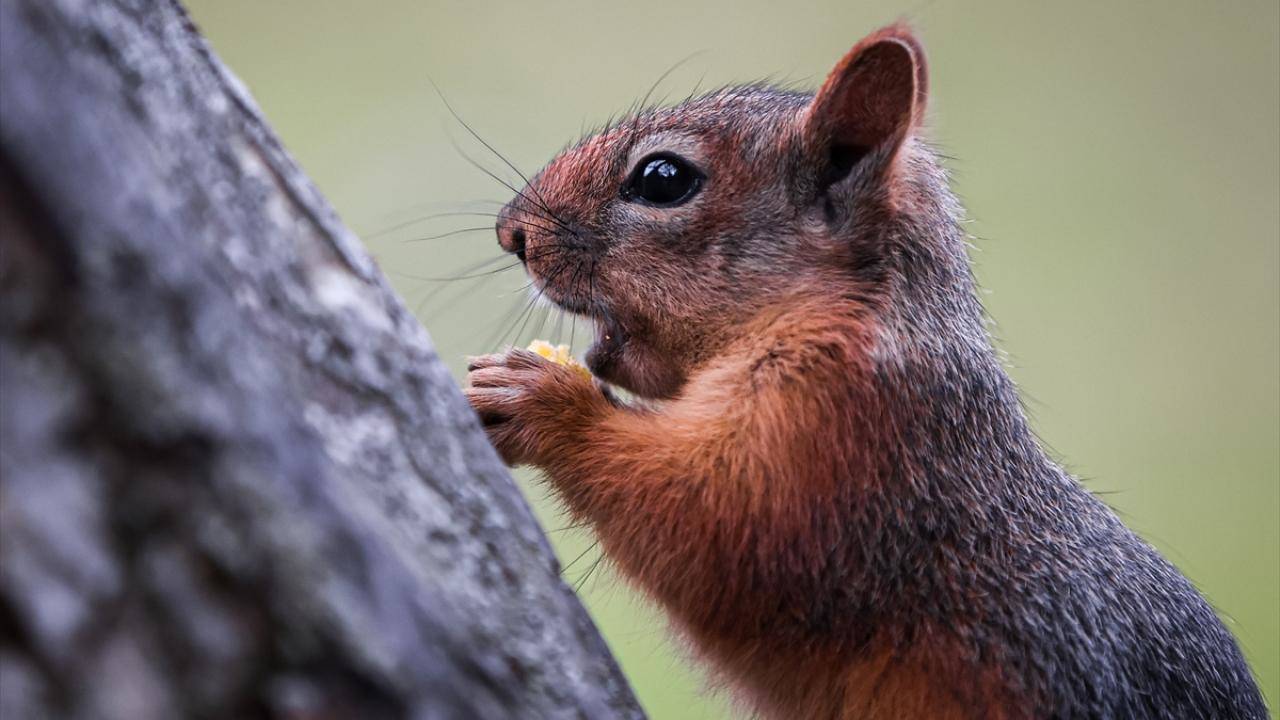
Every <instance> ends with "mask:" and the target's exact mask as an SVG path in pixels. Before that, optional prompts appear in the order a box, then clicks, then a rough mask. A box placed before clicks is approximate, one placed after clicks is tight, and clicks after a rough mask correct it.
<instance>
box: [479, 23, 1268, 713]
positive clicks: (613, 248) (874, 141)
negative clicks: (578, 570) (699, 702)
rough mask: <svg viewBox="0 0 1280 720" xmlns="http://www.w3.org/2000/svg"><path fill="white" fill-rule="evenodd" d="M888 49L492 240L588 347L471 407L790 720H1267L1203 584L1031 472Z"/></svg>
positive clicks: (498, 367) (666, 112) (657, 139)
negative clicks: (582, 323)
mask: <svg viewBox="0 0 1280 720" xmlns="http://www.w3.org/2000/svg"><path fill="white" fill-rule="evenodd" d="M926 97H927V79H926V71H925V64H924V54H923V51H922V49H921V47H920V45H919V43H918V42H917V41H916V39H915V38H914V36H913V35H912V34H911V32H910V31H909V30H907V29H906V28H903V27H901V26H892V27H889V28H885V29H883V30H880V31H878V32H876V33H874V34H872V35H870V36H869V37H867V38H866V39H864V40H863V41H861V42H860V43H858V45H857V46H855V47H854V48H853V50H851V51H850V52H849V54H848V55H846V56H845V58H843V59H842V60H841V61H840V63H839V64H838V65H837V66H836V68H835V69H834V70H833V71H832V73H831V75H830V77H829V78H828V79H827V81H826V83H825V84H824V85H823V86H822V88H821V89H819V90H818V92H817V93H816V94H814V95H808V94H803V93H794V92H786V91H779V90H775V89H771V88H767V87H758V86H749V87H740V88H728V89H725V90H721V91H718V92H715V93H711V94H709V95H707V96H704V97H701V98H697V99H693V100H690V101H687V102H685V103H683V104H681V105H679V106H677V107H674V108H665V109H656V110H649V111H645V112H642V113H639V114H637V115H636V116H635V117H633V118H629V119H628V120H626V121H623V122H621V123H618V124H616V125H614V126H612V127H610V128H607V129H605V130H604V131H602V132H600V133H598V134H596V135H594V136H592V137H590V138H587V139H586V140H584V141H583V142H582V143H580V144H579V145H577V146H575V147H573V148H570V149H569V150H567V151H565V152H564V153H562V154H561V155H560V156H559V157H557V158H556V159H555V160H553V161H552V162H551V163H550V164H549V165H548V166H547V167H546V168H544V169H543V171H542V172H541V173H539V174H538V175H537V176H536V177H535V178H533V180H532V181H531V182H530V183H529V185H528V187H526V188H525V189H524V190H523V191H521V192H520V193H519V194H518V197H517V198H516V199H514V200H513V201H512V202H511V203H510V204H509V205H508V206H507V207H506V208H505V209H504V210H503V212H502V214H501V215H500V218H499V221H498V227H497V230H498V236H499V242H500V243H501V244H502V246H503V247H504V248H505V249H507V250H508V251H510V252H513V253H515V254H517V255H518V256H519V257H520V258H521V260H522V261H524V262H525V263H526V267H527V270H528V272H529V274H530V275H531V277H532V278H533V279H534V282H535V284H536V285H537V287H538V288H539V291H540V292H541V293H543V294H545V295H546V296H547V297H548V298H549V299H551V300H552V301H553V302H555V303H557V304H559V305H560V306H562V307H564V308H566V309H568V310H570V311H573V312H575V313H579V314H581V315H584V316H586V317H590V318H591V319H593V320H595V321H596V324H597V328H598V336H597V338H596V342H595V343H594V345H593V347H592V349H591V350H590V351H589V353H588V356H587V363H588V365H589V366H590V368H591V370H592V372H593V373H594V374H595V375H596V376H597V377H598V378H600V379H601V380H604V381H607V382H609V383H612V384H615V385H618V386H620V387H624V388H626V389H628V390H631V391H632V392H633V393H635V394H636V395H637V396H639V397H641V398H646V399H647V402H645V403H642V404H637V405H623V404H621V403H618V402H617V401H615V400H613V398H612V397H611V396H610V395H609V394H607V393H604V392H602V391H601V387H600V386H599V385H598V384H594V383H592V382H591V381H589V380H587V379H585V378H583V377H582V376H581V375H579V374H577V373H573V372H571V371H568V370H566V369H564V368H561V367H559V366H556V365H554V364H551V363H547V362H545V361H543V360H542V359H540V358H538V357H536V356H531V354H530V353H526V352H523V351H518V350H513V351H510V352H508V353H504V354H500V355H495V356H488V357H485V358H477V359H476V360H475V362H474V363H473V365H472V372H471V385H472V387H471V388H470V389H469V390H468V395H469V397H470V399H471V402H472V404H473V406H474V407H475V408H476V410H477V412H478V413H479V415H480V417H481V419H482V420H483V421H484V423H485V426H486V429H487V430H488V431H489V434H490V437H491V438H492V439H493V441H494V444H495V446H496V447H497V448H498V450H499V452H501V453H502V454H503V456H504V457H505V458H506V459H507V460H508V461H509V462H510V463H512V464H532V465H536V466H538V467H540V468H542V469H543V470H544V471H545V472H546V475H547V478H548V481H549V482H550V483H551V484H552V485H553V486H554V487H555V488H556V490H557V491H558V493H559V495H560V497H561V498H562V500H563V501H564V503H565V505H566V507H567V508H568V510H569V512H571V513H572V514H573V515H575V516H576V517H577V518H578V519H580V520H582V521H584V522H586V523H589V524H591V525H592V526H593V527H594V529H595V530H596V532H597V534H598V535H599V537H600V539H601V543H602V546H603V548H604V550H605V553H606V555H607V556H608V557H609V559H610V560H611V561H612V562H614V563H615V564H616V565H617V567H618V568H619V569H620V571H621V572H622V573H623V574H624V575H625V576H627V577H628V578H630V579H631V580H632V581H633V582H635V583H636V584H637V585H638V586H639V587H640V588H642V589H643V590H644V591H645V592H647V593H648V594H649V595H650V596H651V597H652V598H653V599H654V600H655V601H656V602H658V603H659V604H661V605H662V606H663V607H664V608H665V609H666V610H667V611H668V613H669V615H670V617H671V619H672V621H673V624H674V626H675V627H676V628H677V629H678V630H679V631H680V632H681V633H683V634H684V635H685V636H687V637H688V638H689V640H690V642H691V644H692V645H693V647H694V648H695V649H696V650H697V652H699V653H700V654H701V655H702V656H703V657H705V658H706V659H707V661H708V662H709V663H710V664H711V665H712V667H713V668H715V669H716V671H717V673H718V676H719V677H720V678H721V679H722V680H723V681H724V682H725V683H726V684H729V685H730V686H732V687H734V688H736V689H737V690H738V691H739V697H741V698H742V700H743V702H744V703H745V704H747V705H748V706H750V707H751V708H753V709H755V710H758V711H760V712H762V713H764V714H768V715H770V716H773V717H814V718H822V717H829V718H908V717H920V718H948V717H954V718H1023V717H1063V718H1068V717H1132V718H1198V717H1215V718H1218V717H1221V718H1236V717H1240V718H1262V717H1265V714H1266V709H1265V707H1264V705H1263V701H1262V698H1261V695H1260V693H1259V691H1258V689H1257V686H1256V685H1255V683H1254V680H1253V678H1252V676H1251V674H1250V672H1249V669H1248V666H1247V664H1246V663H1245V661H1244V659H1243V657H1242V655H1241V653H1240V651H1239V649H1238V647H1237V646H1236V643H1235V640H1234V639H1233V638H1232V636H1231V634H1230V633H1229V632H1228V631H1227V630H1226V629H1225V627H1224V626H1223V624H1222V623H1221V621H1220V620H1219V619H1218V618H1217V616H1216V615H1215V613H1214V612H1213V610H1212V609H1211V608H1210V607H1209V605H1208V604H1207V603H1206V602H1205V601H1204V599H1203V598H1201V597H1200V595H1199V594H1198V593H1197V592H1196V590H1195V589H1194V588H1193V587H1192V586H1191V584H1190V583H1189V582H1188V581H1187V580H1186V579H1185V578H1184V577H1183V576H1182V575H1181V574H1180V573H1178V571H1177V570H1176V569H1174V568H1173V566H1172V565H1170V564H1169V563H1168V562H1167V561H1166V560H1164V559H1163V558H1162V557H1161V556H1160V555H1159V554H1158V553H1157V552H1156V551H1155V550H1153V549H1152V548H1151V547H1150V546H1149V545H1148V544H1146V543H1145V542H1143V541H1142V540H1141V539H1139V538H1138V537H1137V536H1136V535H1134V534H1133V533H1132V532H1131V531H1130V530H1128V529H1127V528H1126V527H1125V526H1124V525H1123V524H1122V523H1121V522H1120V521H1119V520H1118V519H1117V517H1116V516H1115V514H1114V513H1113V512H1112V511H1111V510H1110V509H1109V508H1108V507H1107V506H1106V505H1105V504H1103V503H1102V502H1100V501H1099V500H1097V499H1096V498H1095V497H1093V496H1092V495H1091V494H1090V493H1089V492H1088V491H1086V490H1085V489H1084V488H1083V487H1082V486H1081V485H1080V484H1079V482H1078V481H1077V480H1076V479H1074V478H1072V477H1071V476H1070V475H1068V474H1067V473H1066V472H1065V471H1063V470H1062V469H1061V468H1060V467H1059V466H1058V465H1057V464H1055V463H1054V462H1053V461H1052V460H1051V459H1050V458H1049V457H1048V456H1047V455H1046V453H1045V452H1044V450H1043V449H1042V448H1041V447H1040V445H1039V444H1038V443H1037V442H1036V439H1035V437H1034V434H1033V432H1032V430H1031V429H1030V427H1029V426H1028V423H1027V420H1026V417H1025V415H1024V413H1023V410H1022V407H1021V405H1020V402H1019V399H1018V395H1017V391H1016V388H1015V387H1014V385H1013V383H1012V381H1011V380H1010V379H1009V378H1008V376H1007V375H1006V373H1005V371H1004V369H1003V367H1002V366H1001V363H1000V360H999V357H998V355H997V353H996V352H995V351H994V350H993V348H992V345H991V342H990V339H989V336H988V333H987V330H986V319H985V316H984V314H983V310H982V308H981V306H980V303H979V302H978V299H977V297H976V294H975V287H974V281H973V277H972V274H971V272H970V268H969V263H968V258H967V256H966V251H965V236H964V233H963V231H962V229H961V219H962V214H961V210H960V208H959V205H958V203H957V202H956V201H955V199H954V197H953V195H952V194H951V192H950V191H949V189H948V187H947V179H946V176H945V173H944V171H943V170H942V168H941V166H940V164H939V162H938V160H937V158H936V155H935V153H934V152H932V150H931V149H930V148H929V147H928V146H927V145H926V144H925V143H924V142H923V140H921V138H920V137H919V128H920V123H921V119H922V116H923V112H924V105H925V101H926Z"/></svg>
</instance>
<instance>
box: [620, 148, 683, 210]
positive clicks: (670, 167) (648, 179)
mask: <svg viewBox="0 0 1280 720" xmlns="http://www.w3.org/2000/svg"><path fill="white" fill-rule="evenodd" d="M701 186H702V173H699V172H698V171H697V170H695V169H694V168H693V166H692V165H690V164H689V163H687V162H685V161H684V160H683V159H681V158H678V157H676V156H675V155H650V156H649V157H647V158H645V159H643V160H641V161H640V162H639V163H637V164H636V167H635V170H632V171H631V177H630V178H628V179H627V184H626V185H625V186H623V188H622V197H623V198H625V199H627V200H640V201H642V202H645V203H648V204H650V205H657V206H659V207H671V206H673V205H679V204H681V203H683V202H685V201H687V200H688V199H689V198H691V197H693V196H694V195H695V194H696V193H697V192H698V188H699V187H701Z"/></svg>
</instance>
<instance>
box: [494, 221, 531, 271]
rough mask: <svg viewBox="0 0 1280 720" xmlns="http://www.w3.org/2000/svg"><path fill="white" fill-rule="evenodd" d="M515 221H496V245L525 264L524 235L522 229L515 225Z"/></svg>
mask: <svg viewBox="0 0 1280 720" xmlns="http://www.w3.org/2000/svg"><path fill="white" fill-rule="evenodd" d="M515 223H516V221H512V220H508V219H503V220H500V221H498V245H500V246H501V247H502V249H503V250H506V251H507V252H509V253H511V254H513V255H515V256H516V257H518V258H520V262H525V254H524V249H525V242H526V238H525V233H524V228H522V227H520V226H519V225H516V224H515Z"/></svg>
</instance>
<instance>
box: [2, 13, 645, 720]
mask: <svg viewBox="0 0 1280 720" xmlns="http://www.w3.org/2000/svg"><path fill="white" fill-rule="evenodd" d="M0 393H2V394H0V716H3V717H4V718H5V719H6V720H17V719H18V718H26V717H74V718H82V717H83V718H122V719H123V718H128V719H129V720H140V719H142V720H145V719H147V718H172V717H200V718H206V717H207V718H220V717H237V718H241V717H264V716H271V717H296V718H337V717H360V718H380V717H415V718H467V719H471V718H506V717H574V718H579V717H587V718H597V717H640V716H641V715H642V713H641V711H640V709H639V707H638V706H637V704H636V702H635V700H634V699H633V697H632V695H631V692H630V690H629V688H628V686H627V683H626V681H625V680H624V679H623V677H622V675H621V674H620V672H619V670H618V668H617V666H616V664H615V663H614V661H613V659H612V658H611V657H610V655H609V652H608V650H607V649H606V647H605V645H604V643H603V641H602V640H601V638H600V636H599V634H598V633H597V631H596V629H595V627H594V626H593V625H592V623H591V621H590V619H589V618H588V616H587V615H586V613H585V611H584V610H583V608H582V607H581V605H580V604H579V603H578V600H577V598H576V597H575V596H574V595H573V593H572V592H571V591H570V590H569V589H568V588H567V587H566V586H565V584H564V583H563V582H562V581H561V579H560V577H559V569H558V566H557V564H556V561H555V559H554V556H553V555H552V552H551V549H550V547H549V545H548V544H547V542H546V539H545V537H544V536H543V535H542V533H541V531H540V530H539V528H538V526H537V523H536V521H535V520H534V518H533V515H532V514H531V512H530V511H529V508H528V506H527V505H526V504H525V502H524V501H523V499H522V498H521V496H520V494H519V492H518V490H517V488H516V486H515V485H514V484H513V483H512V480H511V478H510V476H509V475H508V473H507V471H506V470H505V468H503V466H502V465H501V463H500V462H499V460H498V458H497V457H496V455H495V454H494V452H493V451H492V449H491V448H490V447H489V445H488V443H487V441H486V439H485V437H484V434H483V432H482V431H481V430H480V428H479V427H478V425H477V423H476V421H475V419H474V417H473V414H472V412H471V410H470V408H468V407H467V404H466V403H465V401H464V400H463V398H462V396H461V394H460V393H459V391H458V388H457V386H456V384H455V383H454V381H453V379H452V378H451V377H450V376H449V374H448V372H447V371H446V369H445V367H444V365H443V364H442V363H441V362H440V361H439V359H438V358H437V357H436V355H435V353H434V351H433V349H432V346H431V343H430V340H429V338H428V336H427V334H426V332H425V331H424V330H423V329H422V327H421V326H420V325H419V324H418V323H417V322H416V321H415V320H414V318H413V317H412V316H411V315H410V314H409V313H408V312H407V310H406V309H405V307H404V305H403V304H402V303H401V301H400V300H399V299H398V298H397V297H396V296H395V295H394V294H393V293H392V292H391V290H390V288H389V285H388V284H387V282H386V280H385V279H384V278H383V276H382V275H381V274H380V273H379V271H378V270H377V268H376V267H375V266H374V264H373V263H372V262H371V260H370V258H369V256H368V255H367V254H366V253H365V252H364V250H363V249H362V248H361V246H360V243H359V242H358V240H357V239H356V238H355V237H354V236H353V235H352V234H351V233H350V232H349V231H348V230H347V229H346V228H344V227H343V226H342V224H341V223H340V222H339V221H338V219H337V218H336V216H335V215H334V213H333V212H332V210H331V209H330V208H329V206H328V205H327V204H326V203H325V201H324V200H323V199H322V198H321V197H320V195H319V193H318V192H317V191H316V190H315V188H314V187H313V186H312V185H311V184H310V183H309V182H308V180H307V178H306V177H305V176H304V175H303V174H302V173H301V172H300V171H299V169H298V167H297V166H296V165H295V164H294V162H293V161H292V160H291V159H290V158H289V156H288V155H287V154H286V153H285V152H284V150H283V149H282V148H281V146H280V143H279V141H278V140H277V139H276V138H275V136H274V135H273V134H272V132H271V130H270V128H268V126H267V125H266V123H265V122H264V121H263V119H262V117H261V115H260V113H259V111H258V110H257V109H256V107H255V105H254V103H253V101H252V100H251V99H250V98H249V96H248V94H247V93H246V91H245V90H244V88H243V87H242V86H241V85H240V84H239V82H238V81H237V80H236V79H235V78H234V77H232V76H231V74H230V73H229V72H228V71H227V70H226V68H225V67H224V66H223V65H222V64H221V63H220V62H219V61H218V60H217V59H216V58H215V57H214V56H213V55H212V53H211V52H210V50H209V48H208V46H207V45H206V43H205V41H204V40H203V39H202V38H201V37H200V35H199V33H198V32H197V31H196V29H195V28H194V27H193V25H192V23H191V22H190V20H189V19H188V18H187V16H186V14H185V12H184V11H183V10H182V9H181V8H180V7H179V6H177V5H176V4H175V3H174V2H173V1H172V0H102V1H100V2H94V1H92V0H0Z"/></svg>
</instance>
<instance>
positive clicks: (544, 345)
mask: <svg viewBox="0 0 1280 720" xmlns="http://www.w3.org/2000/svg"><path fill="white" fill-rule="evenodd" d="M525 349H526V350H528V351H529V352H534V353H537V354H539V355H541V356H542V357H544V358H546V359H548V360H550V361H551V362H553V363H555V364H557V365H564V366H565V367H567V368H571V369H573V370H577V371H578V372H580V373H582V375H583V376H584V377H588V378H589V377H591V371H590V370H588V369H587V368H586V366H584V365H583V364H582V363H580V362H578V361H577V360H575V359H574V357H573V355H571V354H569V346H568V345H552V344H551V343H549V342H547V341H546V340H534V341H533V342H531V343H529V347H527V348H525Z"/></svg>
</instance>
